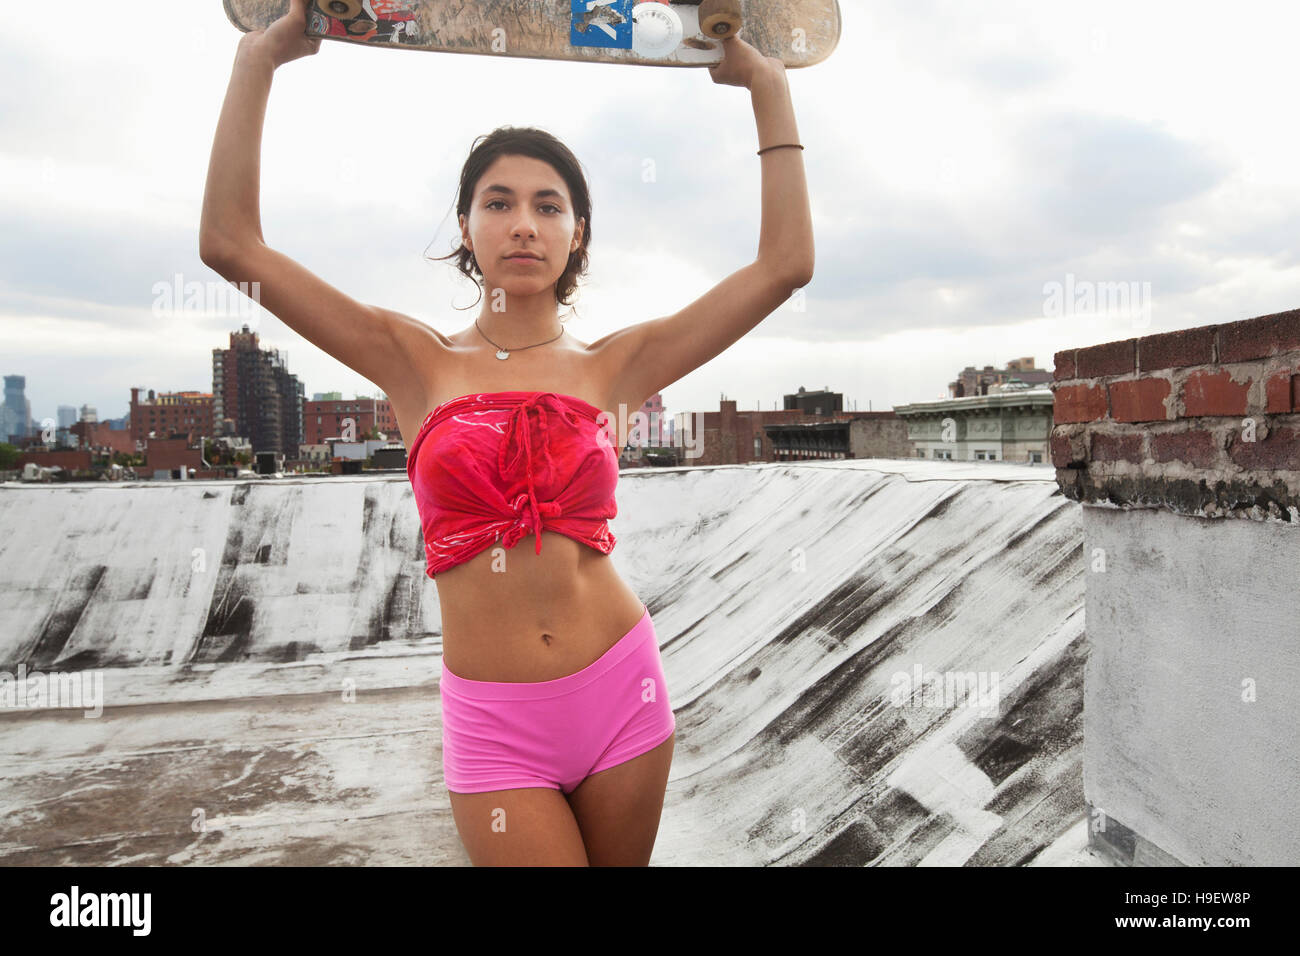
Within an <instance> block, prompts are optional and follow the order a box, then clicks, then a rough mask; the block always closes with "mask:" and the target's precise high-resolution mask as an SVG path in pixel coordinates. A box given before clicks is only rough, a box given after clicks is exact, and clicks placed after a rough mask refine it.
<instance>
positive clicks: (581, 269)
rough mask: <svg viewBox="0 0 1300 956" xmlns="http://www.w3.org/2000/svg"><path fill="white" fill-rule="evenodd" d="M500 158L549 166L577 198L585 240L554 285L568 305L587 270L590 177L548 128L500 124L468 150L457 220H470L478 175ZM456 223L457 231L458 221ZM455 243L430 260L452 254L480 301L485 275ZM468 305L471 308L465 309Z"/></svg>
mask: <svg viewBox="0 0 1300 956" xmlns="http://www.w3.org/2000/svg"><path fill="white" fill-rule="evenodd" d="M480 140H482V142H480ZM501 156H529V157H532V158H533V159H540V160H542V161H543V162H546V163H550V165H551V166H552V167H553V168H554V169H555V171H556V172H557V173H559V174H560V177H561V178H562V179H563V180H564V183H565V185H566V186H568V188H569V195H570V196H571V197H572V198H573V206H574V216H575V218H580V219H582V220H583V227H582V241H581V243H580V244H579V246H578V248H577V249H576V250H575V251H574V252H571V253H570V254H569V261H568V263H567V264H566V265H565V267H564V272H562V273H561V274H560V278H559V279H558V280H557V281H556V283H555V301H556V302H557V303H558V304H560V305H569V304H570V303H569V302H568V301H567V299H568V298H569V296H571V295H573V293H574V292H575V291H576V290H577V288H578V277H579V276H581V275H585V274H586V272H587V247H588V245H590V243H591V192H590V190H588V188H587V179H586V176H585V175H584V173H583V169H582V165H581V163H579V162H578V158H577V157H576V156H574V155H573V153H572V152H571V151H570V150H569V147H567V146H565V145H564V144H563V143H562V142H560V141H559V140H558V139H556V138H555V137H554V136H552V135H551V134H550V133H548V132H546V131H545V130H541V129H537V128H535V127H532V126H499V127H497V128H496V129H494V130H493V131H492V132H491V133H485V134H483V135H481V136H479V137H478V138H477V139H475V141H474V143H473V144H472V145H471V146H470V153H469V157H468V158H467V159H466V160H465V165H464V166H463V167H462V168H461V171H460V195H459V197H458V198H457V200H456V214H457V216H465V217H466V218H467V219H468V218H469V206H470V201H471V200H472V199H473V198H474V187H475V186H476V185H477V184H478V180H479V177H480V176H482V175H483V173H484V172H486V171H487V168H488V167H489V166H491V165H492V164H493V163H494V162H496V160H497V159H498V158H500V157H501ZM457 222H458V225H457V229H458V231H459V220H457ZM456 242H457V246H458V248H456V249H455V250H454V251H453V252H451V253H449V254H448V255H445V256H428V257H427V258H430V259H433V260H434V261H441V260H443V259H450V258H452V257H453V256H454V257H455V258H456V268H457V269H459V270H460V271H461V273H462V274H463V275H465V276H467V277H469V278H470V279H471V280H473V281H474V283H475V284H476V285H478V286H479V297H480V298H481V297H482V295H483V286H482V284H481V283H479V281H478V280H479V279H480V278H481V277H482V276H483V271H482V270H481V269H480V268H479V265H478V262H477V260H475V258H474V253H472V252H470V251H469V250H468V249H466V248H465V246H464V244H463V243H462V242H461V241H460V238H459V237H457V240H456ZM475 301H476V302H477V300H475ZM470 307H472V305H471V306H467V307H466V308H470Z"/></svg>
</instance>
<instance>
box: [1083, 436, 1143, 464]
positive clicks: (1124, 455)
mask: <svg viewBox="0 0 1300 956" xmlns="http://www.w3.org/2000/svg"><path fill="white" fill-rule="evenodd" d="M1088 455H1089V457H1090V458H1091V459H1092V460H1093V461H1131V462H1133V463H1134V464H1135V465H1140V464H1142V436H1141V435H1140V434H1128V435H1112V434H1108V433H1106V432H1094V433H1093V435H1092V447H1091V449H1090V450H1089V452H1088Z"/></svg>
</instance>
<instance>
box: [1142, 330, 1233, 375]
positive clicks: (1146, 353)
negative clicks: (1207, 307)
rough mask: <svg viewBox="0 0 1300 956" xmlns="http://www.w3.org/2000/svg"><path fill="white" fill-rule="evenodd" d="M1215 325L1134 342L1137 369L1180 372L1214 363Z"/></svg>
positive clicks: (1150, 336) (1146, 337)
mask: <svg viewBox="0 0 1300 956" xmlns="http://www.w3.org/2000/svg"><path fill="white" fill-rule="evenodd" d="M1216 328H1218V326H1215V325H1207V326H1204V327H1202V328H1199V329H1183V330H1182V331H1181V332H1164V333H1162V334H1160V335H1148V336H1145V337H1143V338H1140V339H1138V348H1137V350H1138V369H1139V370H1141V371H1144V372H1149V371H1151V370H1153V369H1161V368H1180V367H1182V366H1184V365H1208V364H1209V363H1211V362H1213V361H1214V330H1215V329H1216Z"/></svg>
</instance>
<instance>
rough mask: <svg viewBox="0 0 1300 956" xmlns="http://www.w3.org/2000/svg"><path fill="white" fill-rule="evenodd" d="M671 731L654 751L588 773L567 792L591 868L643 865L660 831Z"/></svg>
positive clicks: (671, 740)
mask: <svg viewBox="0 0 1300 956" xmlns="http://www.w3.org/2000/svg"><path fill="white" fill-rule="evenodd" d="M676 737H677V734H676V732H674V733H672V734H670V735H669V737H668V739H667V740H665V741H664V742H663V743H661V744H659V746H657V747H655V748H654V749H653V750H648V751H646V752H645V753H643V754H641V756H639V757H633V758H632V759H631V760H627V761H624V762H623V763H621V764H618V765H616V766H613V767H608V768H606V769H605V770H601V771H599V772H597V773H593V774H592V775H591V776H589V777H588V778H587V779H586V780H584V781H582V783H580V784H579V785H578V786H577V787H576V788H575V789H574V790H573V792H572V793H570V794H569V795H568V800H569V806H571V807H572V808H573V815H574V817H575V818H576V819H577V826H578V829H579V830H580V831H581V833H582V841H583V845H584V846H585V847H586V850H587V861H588V864H589V865H590V866H647V865H648V864H649V863H650V855H651V853H652V852H653V851H654V846H655V838H656V837H657V836H658V835H659V818H660V816H661V815H662V814H663V809H664V793H665V791H666V790H667V788H668V770H669V768H670V767H671V765H672V762H673V744H674V740H675V739H676Z"/></svg>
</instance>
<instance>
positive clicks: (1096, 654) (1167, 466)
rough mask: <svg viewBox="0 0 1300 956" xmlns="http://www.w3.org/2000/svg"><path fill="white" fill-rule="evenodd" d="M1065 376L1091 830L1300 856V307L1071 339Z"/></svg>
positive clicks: (1056, 451) (1297, 859) (1063, 442)
mask: <svg viewBox="0 0 1300 956" xmlns="http://www.w3.org/2000/svg"><path fill="white" fill-rule="evenodd" d="M1052 388H1053V392H1054V397H1055V402H1054V421H1055V424H1054V427H1053V429H1052V438H1051V446H1052V461H1053V464H1055V466H1056V475H1057V482H1058V484H1059V486H1060V488H1061V491H1062V492H1063V493H1064V494H1065V495H1066V497H1068V498H1072V499H1074V500H1075V501H1079V502H1081V503H1082V505H1083V509H1082V528H1083V555H1084V562H1085V566H1086V571H1087V574H1086V585H1085V587H1086V596H1085V602H1084V603H1085V608H1084V617H1085V621H1084V626H1085V631H1086V634H1087V647H1088V659H1087V665H1086V668H1085V672H1084V692H1083V698H1084V706H1083V736H1084V756H1083V790H1084V798H1085V800H1086V802H1087V804H1088V806H1089V808H1090V814H1089V815H1090V827H1089V843H1090V845H1091V846H1092V847H1093V848H1094V849H1096V850H1098V851H1100V852H1102V853H1104V854H1105V855H1107V856H1109V857H1111V858H1113V859H1115V860H1116V861H1118V862H1120V863H1124V864H1128V865H1134V866H1144V865H1156V866H1163V865H1171V864H1178V863H1182V864H1188V865H1193V866H1204V865H1215V866H1223V865H1228V866H1241V865H1266V866H1295V865H1296V864H1297V863H1300V832H1298V831H1297V830H1296V827H1295V820H1296V819H1297V818H1300V792H1298V791H1297V789H1296V788H1295V786H1294V782H1295V781H1296V780H1297V779H1300V737H1298V736H1297V734H1296V732H1295V728H1296V714H1297V713H1300V682H1298V681H1297V680H1296V679H1295V675H1296V674H1297V673H1300V642H1298V641H1297V640H1296V626H1295V621H1296V589H1295V581H1296V574H1297V569H1300V394H1298V392H1300V310H1297V311H1292V312H1282V313H1278V314H1277V315H1266V316H1261V317H1260V318H1255V319H1248V320H1246V321H1243V322H1234V323H1231V324H1228V325H1212V326H1206V327H1204V328H1197V329H1187V330H1185V331H1181V332H1169V333H1165V334H1162V335H1149V336H1144V337H1141V338H1133V339H1126V340H1124V341H1122V342H1108V343H1106V344H1103V345H1095V346H1091V347H1088V348H1079V349H1069V350H1066V351H1064V352H1058V353H1057V355H1056V370H1055V383H1054V385H1053V387H1052ZM1234 518H1238V519H1241V518H1248V519H1256V520H1231V519H1234ZM1225 519H1227V520H1225Z"/></svg>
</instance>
